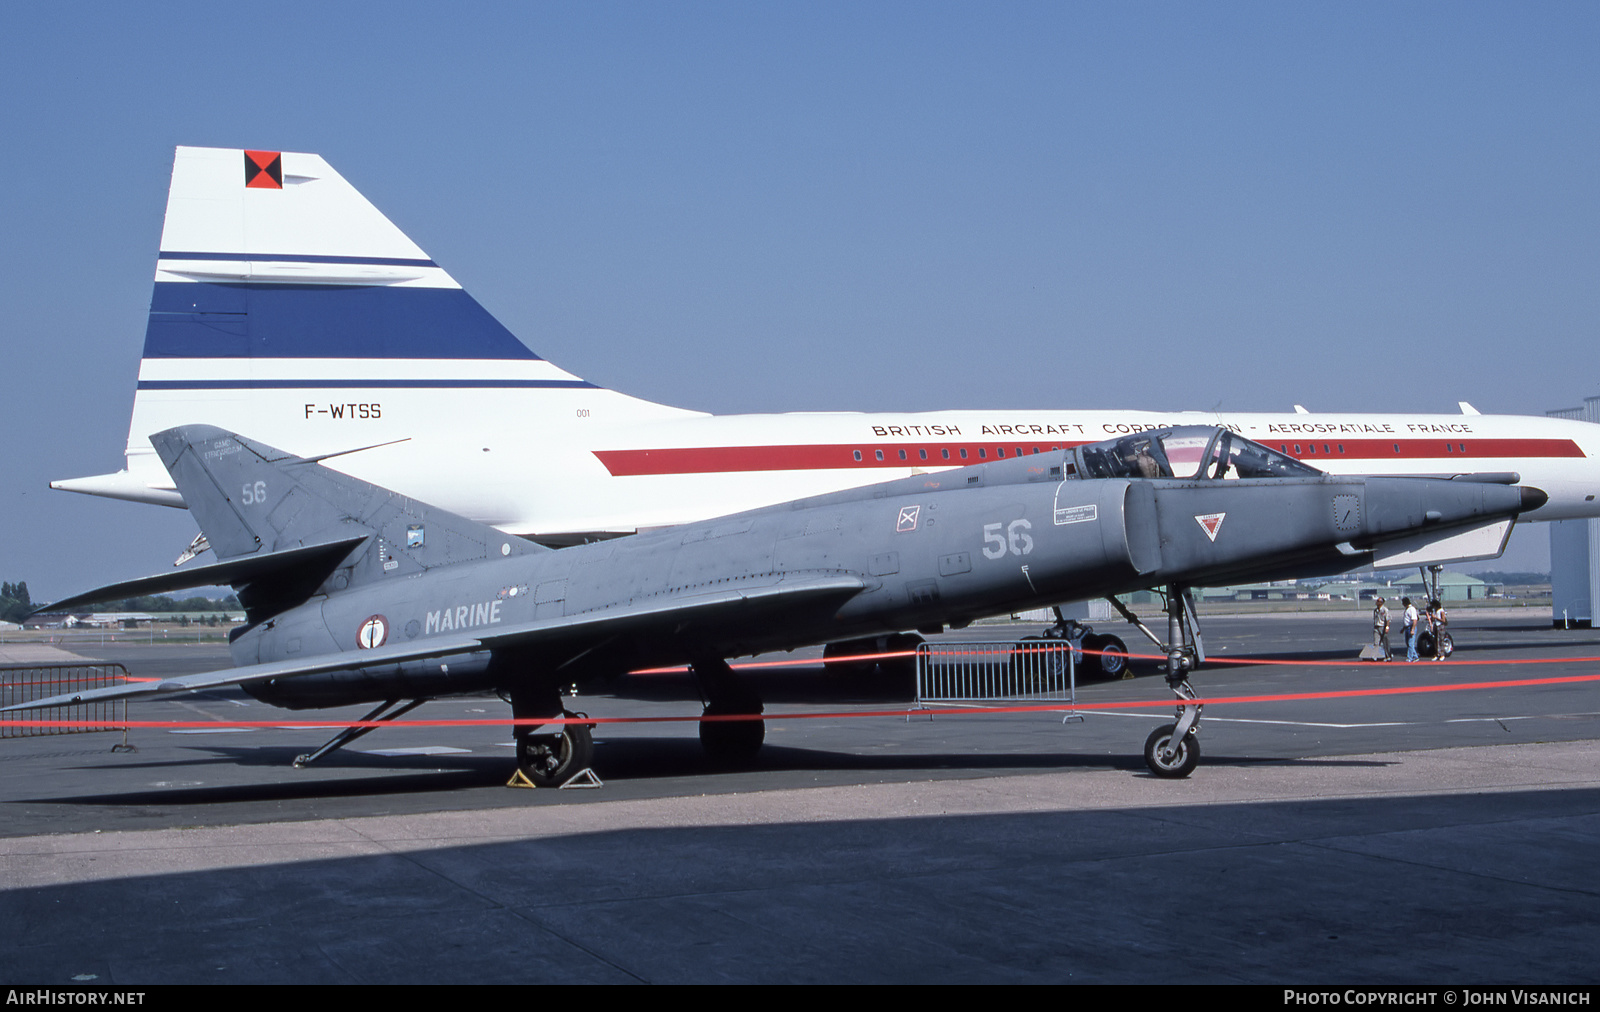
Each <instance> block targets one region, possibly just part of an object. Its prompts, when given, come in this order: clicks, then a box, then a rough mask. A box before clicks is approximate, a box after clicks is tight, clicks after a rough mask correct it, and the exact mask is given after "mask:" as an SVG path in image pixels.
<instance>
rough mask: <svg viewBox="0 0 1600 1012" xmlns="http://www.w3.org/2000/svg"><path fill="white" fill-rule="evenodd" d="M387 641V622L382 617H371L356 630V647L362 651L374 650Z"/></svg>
mask: <svg viewBox="0 0 1600 1012" xmlns="http://www.w3.org/2000/svg"><path fill="white" fill-rule="evenodd" d="M388 641H389V620H388V619H386V618H384V617H383V616H382V615H373V616H372V617H371V618H368V619H367V620H366V621H365V622H363V623H361V628H360V629H358V630H356V646H357V647H359V648H361V649H362V650H373V649H376V648H378V647H381V646H383V645H384V644H385V643H387V642H388Z"/></svg>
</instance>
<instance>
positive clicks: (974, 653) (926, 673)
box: [917, 640, 1078, 706]
mask: <svg viewBox="0 0 1600 1012" xmlns="http://www.w3.org/2000/svg"><path fill="white" fill-rule="evenodd" d="M1077 701H1078V682H1077V668H1076V666H1075V665H1074V663H1073V658H1072V644H1070V643H1068V642H1066V641H1065V640H1022V641H1020V642H1011V641H1006V642H994V643H978V642H972V643H959V642H943V643H924V644H922V645H921V646H919V647H917V703H918V704H919V705H920V704H922V703H973V702H1011V703H1065V704H1067V705H1069V706H1075V705H1076V704H1077Z"/></svg>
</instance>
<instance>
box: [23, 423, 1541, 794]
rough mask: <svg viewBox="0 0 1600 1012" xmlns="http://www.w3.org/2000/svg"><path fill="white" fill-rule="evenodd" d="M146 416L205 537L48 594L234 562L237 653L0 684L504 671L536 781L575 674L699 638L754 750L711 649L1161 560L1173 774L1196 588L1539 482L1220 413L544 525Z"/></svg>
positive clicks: (1531, 502)
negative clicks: (603, 537)
mask: <svg viewBox="0 0 1600 1012" xmlns="http://www.w3.org/2000/svg"><path fill="white" fill-rule="evenodd" d="M152 442H153V443H154V445H155V448H156V450H157V452H158V453H159V454H160V456H161V460H162V462H163V463H164V464H165V465H166V467H167V470H168V471H169V472H170V473H171V475H172V478H173V481H174V482H175V483H176V484H177V486H178V489H179V490H180V491H181V492H182V494H183V498H184V501H185V502H186V503H188V504H189V509H190V511H191V512H192V513H193V514H194V516H195V518H196V520H197V521H198V523H199V525H200V528H201V531H202V538H203V539H204V540H203V542H202V541H201V539H197V545H196V546H193V547H195V548H198V549H201V550H203V547H205V546H206V545H208V546H209V548H210V549H211V550H213V551H214V552H215V553H216V555H217V558H218V560H219V561H217V562H215V563H213V564H210V565H204V566H194V567H184V568H181V569H178V570H176V571H174V572H171V573H167V574H162V575H158V576H153V577H148V578H145V579H140V580H133V581H129V582H125V583H120V584H116V585H113V586H110V587H105V588H101V589H100V590H97V591H93V592H91V593H87V594H82V595H79V596H77V597H74V598H71V599H69V600H67V601H62V602H58V603H56V604H55V605H52V606H51V607H52V608H53V609H62V608H72V607H75V606H78V605H81V604H86V603H88V602H91V601H103V600H114V599H118V598H123V597H129V596H132V595H136V594H148V593H159V592H163V591H169V590H177V589H181V588H186V587H197V586H210V585H215V584H230V585H232V586H233V587H234V588H235V589H236V590H237V592H238V595H239V599H240V601H241V602H242V603H243V604H244V606H245V610H246V615H247V624H246V625H245V626H243V627H242V628H241V629H239V630H238V631H237V632H236V633H235V634H234V636H233V638H232V642H231V647H230V649H231V652H232V655H233V659H234V663H235V664H236V665H237V667H234V668H231V669H228V670H223V671H217V672H210V673H205V674H197V675H186V676H182V677H175V678H170V679H166V680H164V681H160V682H154V683H148V682H147V683H138V684H134V685H128V686H120V687H116V688H110V689H95V690H88V691H84V692H80V693H72V694H67V695H62V696H56V697H51V698H48V699H41V700H37V701H35V702H32V703H27V704H22V705H20V706H12V707H8V708H7V710H19V709H37V708H44V707H51V706H59V705H66V704H71V703H77V702H80V701H83V702H87V701H91V700H97V699H107V698H115V697H135V696H138V697H157V696H168V695H173V694H178V693H183V692H192V691H196V690H203V689H214V688H217V687H219V686H227V685H238V686H241V687H242V688H243V689H244V690H245V691H246V692H248V693H249V694H250V695H252V696H254V697H255V698H257V699H260V700H263V701H265V702H268V703H272V704H274V705H277V706H283V707H288V708H291V709H301V708H310V707H329V706H343V705H348V704H352V703H361V702H376V703H380V704H381V705H380V706H379V707H378V709H376V710H374V711H373V712H372V714H371V715H370V716H369V718H368V720H370V721H376V722H382V721H384V720H390V719H393V718H394V717H396V716H398V715H399V714H400V713H403V712H405V711H407V710H409V709H411V708H413V707H415V706H417V705H420V704H421V703H422V702H424V701H426V700H428V699H431V698H434V697H438V696H444V695H450V694H456V693H468V692H484V691H495V692H498V693H499V694H500V695H502V696H503V697H504V698H506V699H508V700H509V702H510V704H511V710H512V715H513V717H514V718H515V720H516V730H515V735H516V740H517V762H518V765H519V767H520V768H521V769H522V771H523V772H524V773H525V775H526V776H528V777H529V778H530V779H532V780H533V781H534V782H535V783H538V784H542V785H548V784H559V783H562V782H565V781H566V780H567V779H568V778H570V777H571V776H573V775H575V774H577V773H578V772H580V771H582V770H583V769H585V768H586V767H588V765H589V763H590V760H591V758H592V754H593V741H592V737H591V734H590V725H586V724H584V723H583V722H582V721H581V720H573V719H571V718H572V717H573V715H572V714H569V713H567V712H566V711H565V710H564V709H563V706H562V695H561V693H562V689H563V688H564V687H566V686H569V685H573V684H593V683H596V682H599V681H601V680H604V679H607V678H610V677H613V676H616V675H618V674H619V673H622V672H626V671H628V670H631V669H634V668H638V667H643V666H659V665H671V664H685V663H686V664H689V665H690V666H691V668H692V670H693V672H694V674H695V676H696V678H697V679H698V680H699V683H700V687H701V690H702V693H703V694H704V698H705V699H706V700H707V701H708V703H707V706H706V711H705V712H706V714H707V715H712V716H728V715H742V716H746V717H751V718H753V719H744V720H729V719H724V720H715V721H702V723H701V725H700V736H701V741H702V742H703V744H704V745H705V747H706V749H707V750H708V751H709V752H710V753H712V754H713V755H715V756H718V757H722V758H730V759H731V758H739V757H749V756H751V755H753V754H754V753H755V752H756V750H757V749H759V748H760V747H761V743H762V741H763V737H764V733H765V732H764V724H763V722H762V721H761V720H760V719H759V718H758V717H756V715H758V714H760V713H761V712H762V704H761V700H760V698H759V696H758V694H757V693H756V692H755V691H754V690H753V689H752V687H751V686H750V685H749V684H748V683H747V682H746V680H744V679H742V678H740V677H739V676H737V675H736V674H735V673H734V672H733V671H732V670H731V669H730V668H729V666H728V664H727V658H729V657H735V656H740V655H748V654H755V653H759V652H764V651H771V650H783V649H790V648H794V647H801V646H807V645H814V644H818V643H832V642H838V641H847V640H856V639H861V638H863V637H868V636H876V635H882V634H885V633H892V632H895V631H898V630H905V629H917V630H920V631H923V632H935V631H939V630H942V629H943V628H945V627H946V626H961V625H964V624H966V623H968V622H971V621H972V620H973V619H976V618H980V617H983V616H987V615H995V614H1004V613H1007V612H1013V611H1017V610H1021V609H1028V608H1038V607H1042V606H1047V605H1053V604H1059V603H1061V602H1065V601H1072V600H1082V599H1086V598H1090V597H1097V596H1102V595H1114V594H1117V593H1122V592H1127V591H1131V590H1135V589H1141V588H1146V587H1152V586H1166V587H1168V588H1170V592H1169V601H1170V602H1171V606H1170V614H1169V616H1168V618H1169V637H1168V640H1167V644H1166V646H1167V650H1168V654H1169V660H1168V664H1167V678H1168V682H1169V684H1170V685H1171V686H1172V688H1173V689H1174V691H1175V692H1176V693H1177V697H1178V703H1179V719H1178V720H1177V721H1176V723H1173V724H1168V725H1165V726H1164V727H1161V728H1158V729H1157V730H1156V732H1155V733H1154V734H1152V735H1151V737H1150V740H1149V741H1148V742H1147V743H1146V761H1147V762H1148V763H1149V765H1150V768H1151V769H1152V770H1153V771H1155V772H1156V773H1157V774H1159V775H1163V776H1185V775H1187V774H1188V773H1189V772H1190V771H1191V770H1192V769H1193V768H1194V765H1195V762H1196V761H1197V760H1198V757H1199V747H1198V744H1197V742H1196V740H1195V738H1194V734H1193V732H1194V730H1195V722H1196V720H1197V719H1198V717H1199V706H1198V705H1197V704H1195V703H1194V702H1192V701H1193V700H1194V699H1195V698H1196V696H1195V694H1194V692H1193V690H1192V689H1191V688H1190V687H1189V684H1188V681H1187V678H1186V672H1187V670H1188V669H1189V668H1191V667H1192V666H1193V664H1194V662H1195V661H1196V660H1197V656H1196V654H1197V649H1196V644H1195V643H1193V642H1192V641H1191V640H1192V638H1191V637H1189V636H1187V635H1186V629H1187V628H1188V627H1189V626H1191V625H1192V609H1186V608H1185V606H1184V602H1186V601H1187V600H1188V596H1187V593H1186V590H1187V588H1189V587H1192V586H1201V585H1214V584H1226V583H1232V582H1238V581H1243V580H1264V579H1274V578H1281V577H1287V576H1305V575H1308V574H1313V573H1332V572H1340V571H1344V570H1348V569H1353V568H1357V567H1359V566H1361V565H1362V564H1364V563H1365V562H1367V561H1369V560H1370V559H1371V558H1372V557H1373V553H1374V551H1375V550H1382V549H1383V548H1384V546H1390V547H1392V546H1393V545H1395V544H1397V543H1404V542H1405V540H1406V539H1415V538H1418V537H1424V538H1430V537H1438V536H1443V535H1446V534H1448V533H1449V532H1451V531H1459V530H1464V529H1470V528H1471V527H1473V526H1475V525H1482V524H1485V523H1488V522H1500V521H1503V520H1504V519H1505V518H1508V517H1515V516H1517V515H1518V514H1520V513H1521V512H1523V511H1526V510H1531V509H1536V508H1537V507H1538V506H1540V505H1541V504H1542V503H1543V502H1544V501H1545V498H1546V497H1545V495H1544V493H1543V492H1541V491H1539V490H1538V489H1533V488H1524V487H1519V486H1517V485H1516V484H1515V482H1516V480H1517V478H1516V476H1515V475H1509V474H1506V475H1484V476H1457V477H1456V478H1455V479H1454V480H1451V479H1446V478H1378V477H1368V478H1359V477H1334V476H1330V475H1327V474H1324V473H1322V472H1320V471H1317V470H1315V469H1313V468H1311V467H1308V466H1307V465H1305V464H1303V463H1300V462H1299V461H1297V460H1294V459H1293V458H1290V457H1287V456H1285V455H1283V454H1280V453H1277V452H1275V451H1273V450H1271V449H1269V448H1267V447H1265V446H1262V445H1260V444H1258V443H1254V442H1251V441H1250V440H1248V439H1245V438H1243V437H1242V436H1240V435H1239V434H1237V433H1234V432H1230V431H1228V430H1226V429H1211V428H1178V429H1161V430H1154V431H1150V432H1143V433H1136V434H1133V435H1129V436H1126V437H1123V438H1121V439H1116V440H1110V441H1107V442H1105V443H1098V444H1091V445H1087V446H1080V447H1077V448H1075V449H1071V450H1063V451H1055V452H1051V453H1040V454H1035V455H1032V456H1023V457H1016V458H1012V459H1006V460H997V461H992V462H988V463H982V464H978V465H976V466H972V467H964V468H959V469H956V470H950V471H942V472H938V473H934V474H927V475H919V476H915V477H912V478H905V479H900V480H898V481H892V482H887V483H884V484H881V485H872V486H867V487H865V488H860V489H855V490H850V491H845V492H837V493H833V494H829V495H824V496H818V497H814V498H809V499H801V500H796V501H794V502H790V503H785V504H782V505H778V506H773V507H769V508H765V509H760V510H755V511H751V512H748V513H740V514H736V515H732V516H728V517H723V518H720V519H716V520H708V521H704V522H701V523H693V524H686V525H684V526H681V527H675V528H670V529H665V530H660V531H655V532H651V533H641V534H637V535H634V536H631V537H627V538H621V539H617V540H613V541H606V542H601V543H597V544H589V545H581V546H576V547H572V548H564V549H560V550H551V549H548V548H543V547H540V546H538V545H535V544H532V543H530V542H527V541H524V540H522V539H520V538H517V537H513V536H510V535H506V534H503V533H502V532H500V531H497V530H495V529H493V528H491V527H486V526H484V525H481V524H478V523H475V522H473V521H471V520H467V519H465V518H463V517H460V516H457V515H455V514H452V513H448V512H445V511H444V510H440V509H437V508H435V507H432V506H429V505H427V504H425V503H420V502H416V501H414V500H411V499H407V498H405V497H403V496H400V495H398V494H396V493H393V492H390V491H388V490H386V489H382V488H379V487H377V486H374V485H370V484H367V483H366V482H362V481H358V480H356V479H354V478H351V477H348V476H346V475H344V474H341V473H339V472H337V471H334V470H332V469H330V468H328V467H324V466H322V465H321V464H320V463H319V461H320V460H322V459H325V458H317V459H314V460H308V459H302V458H299V457H295V456H292V455H290V454H288V453H285V452H283V451H281V450H277V449H274V448H272V447H270V446H265V445H262V444H260V443H257V442H255V441H253V440H250V439H248V438H246V437H244V436H240V435H235V434H233V433H230V432H225V431H223V430H221V429H217V428H213V427H210V426H199V425H193V426H182V427H179V428H174V429H169V430H167V431H165V432H162V433H159V434H157V435H155V436H153V437H152ZM187 554H188V553H186V555H187ZM563 717H566V718H568V720H567V721H566V722H564V723H560V724H552V723H548V722H549V721H552V720H556V721H559V720H561V719H562V718H563ZM556 727H559V731H557V730H554V729H555V728H556ZM365 730H366V729H365V728H357V729H352V730H351V731H347V732H345V734H343V735H341V736H340V737H338V738H335V739H334V740H333V741H332V742H330V743H329V744H328V745H327V746H324V750H326V749H329V748H333V747H338V746H339V745H342V744H345V743H347V742H348V741H349V740H351V739H353V738H354V737H356V736H357V735H359V734H360V733H363V732H364V731H365ZM319 754H320V753H319Z"/></svg>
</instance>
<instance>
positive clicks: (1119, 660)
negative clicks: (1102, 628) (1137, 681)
mask: <svg viewBox="0 0 1600 1012" xmlns="http://www.w3.org/2000/svg"><path fill="white" fill-rule="evenodd" d="M1089 638H1090V639H1092V640H1096V641H1097V642H1095V643H1087V642H1086V643H1084V646H1086V647H1088V648H1089V649H1091V650H1099V651H1101V652H1100V654H1098V655H1097V656H1095V658H1094V661H1095V667H1096V669H1097V670H1098V671H1099V672H1100V675H1101V676H1102V677H1104V678H1129V677H1131V675H1130V674H1129V672H1128V645H1127V644H1126V643H1124V642H1122V640H1121V639H1119V638H1117V637H1115V636H1091V637H1089ZM1084 660H1085V661H1087V660H1089V655H1088V654H1085V655H1084ZM1084 667H1088V665H1087V664H1085V665H1084Z"/></svg>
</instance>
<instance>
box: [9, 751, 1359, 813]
mask: <svg viewBox="0 0 1600 1012" xmlns="http://www.w3.org/2000/svg"><path fill="white" fill-rule="evenodd" d="M596 746H597V755H596V765H597V767H598V769H597V772H599V773H600V775H601V776H602V777H603V778H604V779H605V780H607V781H610V782H615V783H619V784H620V783H625V782H629V781H635V782H637V781H649V780H673V779H682V780H687V781H694V780H706V781H707V786H712V783H711V782H710V779H709V778H713V777H724V778H725V777H726V776H728V775H730V774H731V775H739V774H745V775H760V774H766V773H781V772H807V771H816V772H824V771H826V772H847V773H848V772H855V773H872V772H885V773H917V772H920V771H926V772H928V773H932V774H935V775H937V774H939V773H941V772H942V773H948V772H950V771H962V772H971V773H973V774H975V775H978V776H983V775H993V774H996V773H1008V772H1009V773H1048V772H1054V771H1065V770H1069V769H1106V768H1110V769H1114V770H1120V771H1123V772H1126V773H1130V774H1134V775H1136V776H1138V777H1140V778H1150V777H1151V776H1152V775H1151V774H1150V773H1149V771H1148V770H1147V769H1146V768H1145V764H1144V759H1143V757H1142V756H1140V755H1137V754H1130V755H1086V754H1075V753H1069V752H1062V753H1027V754H1013V753H991V754H969V753H937V754H927V753H916V754H900V755H881V756H873V755H857V754H853V753H846V752H831V751H827V750H823V749H806V748H791V747H785V746H776V745H768V746H766V747H765V748H763V749H762V751H761V755H760V757H759V758H758V760H757V761H756V762H754V763H750V764H747V765H744V766H739V767H732V766H726V765H719V764H717V763H715V762H713V761H712V760H710V759H708V758H707V757H706V755H705V753H704V750H703V749H702V748H701V747H700V743H699V742H698V741H697V740H695V739H691V738H629V739H622V740H612V741H603V740H602V741H598V742H596ZM204 751H208V752H211V753H213V755H211V756H210V757H207V758H196V759H183V760H175V761H169V762H153V763H139V764H125V763H118V764H116V768H117V769H124V770H125V769H139V768H143V769H166V770H173V769H181V768H186V767H195V766H211V765H218V764H222V765H228V766H236V767H254V768H263V767H277V768H279V769H281V771H282V776H281V779H278V780H276V781H275V782H272V783H248V784H206V785H196V786H194V787H162V788H160V789H156V790H143V791H125V792H118V793H115V794H95V795H78V796H72V797H55V798H33V799H30V801H29V803H34V804H37V803H53V804H67V805H100V806H112V807H117V806H135V807H136V806H141V805H146V806H148V805H153V804H172V805H205V804H215V803H219V802H262V801H282V800H305V799H315V798H332V797H360V796H369V795H370V796H379V795H405V794H425V793H439V792H450V791H457V790H462V789H468V788H474V787H499V786H502V785H504V784H505V783H506V781H507V780H508V779H509V777H510V775H511V772H512V770H513V762H512V760H511V757H510V756H509V755H507V756H505V757H500V756H494V755H463V754H451V755H416V756H411V755H404V756H385V755H370V754H364V753H359V752H352V753H335V754H334V755H332V756H328V757H326V758H324V759H323V760H321V761H319V762H318V763H317V764H316V765H315V766H313V767H309V768H307V769H298V770H297V769H295V768H293V767H292V766H291V765H290V764H291V763H292V762H293V760H294V757H295V756H296V755H298V754H299V752H300V750H299V749H295V748H279V747H266V748H247V749H239V748H212V749H205V750H204ZM508 751H509V750H508ZM1206 762H1207V764H1210V765H1219V766H1272V765H1282V764H1288V763H1292V764H1294V765H1296V766H1336V767H1364V766H1366V767H1381V766H1388V765H1391V764H1390V763H1388V762H1384V761H1375V760H1357V759H1344V758H1339V757H1322V758H1312V759H1290V758H1277V757H1250V756H1226V755H1224V756H1209V755H1208V756H1207V757H1206ZM79 768H80V769H100V768H104V767H100V766H87V765H86V766H81V767H79ZM323 770H326V771H334V770H338V771H342V772H345V773H348V772H350V771H353V770H363V771H368V770H370V771H374V772H376V771H388V774H389V775H386V776H378V777H358V778H352V777H349V776H338V777H331V778H330V777H327V776H323V775H319V771H323ZM715 786H717V787H719V788H722V789H726V788H728V787H729V786H730V784H729V783H728V781H727V780H726V779H722V780H718V781H716V784H715ZM731 786H734V787H735V788H737V786H739V785H737V784H734V785H731ZM785 786H790V787H804V786H811V785H809V784H803V783H795V784H771V783H768V784H763V785H762V787H763V788H768V789H770V788H772V787H785ZM549 794H550V792H549V791H548V790H546V791H543V792H541V796H545V797H548V796H549ZM591 800H604V793H603V791H602V792H601V793H600V794H598V795H595V796H592V797H591Z"/></svg>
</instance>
